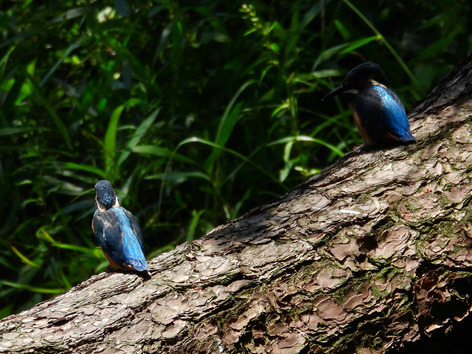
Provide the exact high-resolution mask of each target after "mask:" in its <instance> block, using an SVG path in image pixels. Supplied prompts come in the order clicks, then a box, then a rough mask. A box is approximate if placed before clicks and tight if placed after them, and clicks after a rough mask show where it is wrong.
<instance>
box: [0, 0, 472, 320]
mask: <svg viewBox="0 0 472 354" xmlns="http://www.w3.org/2000/svg"><path fill="white" fill-rule="evenodd" d="M386 6H388V7H386ZM469 7H470V5H469V4H468V3H467V2H466V1H458V2H455V3H453V4H451V3H448V4H446V3H444V2H439V1H436V2H429V3H427V4H424V3H423V2H420V1H414V2H413V3H411V4H410V3H408V4H406V3H405V4H401V3H399V2H395V3H393V4H386V3H384V2H381V1H368V2H361V4H359V5H357V4H355V3H354V2H349V1H347V0H345V1H344V2H339V1H302V0H295V1H281V2H277V3H274V4H271V5H269V4H267V3H265V2H261V1H253V2H250V3H244V2H227V1H218V0H215V1H207V0H198V1H177V0H153V1H136V2H130V1H127V0H116V1H114V2H96V1H85V0H84V1H44V2H41V3H40V4H39V5H38V4H37V3H36V2H32V1H26V2H10V4H9V7H6V5H5V4H3V5H2V8H1V12H0V18H1V27H2V32H1V44H0V47H1V48H2V51H1V53H2V54H0V55H1V57H0V102H1V109H0V137H1V143H0V154H1V161H0V163H1V164H0V173H1V185H0V205H1V208H2V215H3V216H4V218H3V223H2V225H1V226H0V230H1V241H0V242H1V243H2V247H1V251H0V264H1V267H2V279H1V280H0V298H1V299H2V302H1V304H0V317H3V316H6V315H8V314H10V313H12V312H17V311H20V310H23V309H26V308H29V307H31V306H32V305H33V304H34V303H36V302H38V301H40V300H43V299H45V298H47V297H49V296H52V295H54V294H57V293H59V292H61V291H64V290H67V289H69V288H70V287H71V286H73V285H74V284H76V283H77V282H79V281H81V280H83V279H86V278H87V277H89V276H90V275H91V274H94V273H97V272H99V271H102V270H103V269H104V268H105V267H106V265H107V262H106V260H105V258H104V256H103V255H102V253H101V251H100V250H99V249H98V248H97V242H96V240H95V238H94V236H93V234H92V231H91V229H90V223H91V217H92V213H93V211H94V202H93V196H94V194H93V193H94V191H93V186H94V184H95V183H96V182H97V181H98V180H99V179H103V178H107V179H110V180H111V181H112V183H113V184H114V186H115V189H116V190H117V193H118V195H119V197H120V201H121V204H122V205H123V206H125V207H126V208H128V209H129V210H131V211H132V212H133V213H135V215H136V216H137V217H138V218H139V219H140V223H141V226H142V228H143V232H144V243H145V248H146V250H147V254H148V256H149V257H151V256H153V255H156V254H158V253H159V252H162V251H165V250H169V249H172V248H173V247H174V246H175V245H176V244H178V243H180V242H184V241H190V240H192V239H194V238H195V237H199V236H201V235H203V234H204V233H205V232H207V231H209V230H210V229H211V228H213V227H214V226H216V225H218V224H220V223H223V222H224V221H225V220H228V219H232V218H235V217H237V216H240V215H241V214H242V213H244V212H246V211H247V210H249V209H250V208H252V207H254V206H257V205H260V204H263V203H264V202H267V201H268V200H270V199H272V198H275V197H277V196H279V195H281V194H283V193H285V192H286V191H287V190H289V189H290V188H292V187H293V186H295V185H297V184H298V183H300V182H302V181H304V180H306V179H307V178H308V176H311V175H313V174H315V173H317V172H319V171H320V170H321V169H322V168H323V167H325V166H326V165H328V164H330V163H332V162H333V161H335V160H336V159H337V158H339V156H342V155H343V154H344V153H345V152H347V151H349V150H350V149H351V148H352V147H353V146H354V145H356V144H358V143H360V142H361V140H360V137H359V134H358V133H357V132H356V131H355V129H354V127H353V123H352V119H351V117H350V114H349V113H348V112H347V111H346V110H345V105H343V104H341V103H340V101H336V102H337V105H336V104H334V103H329V104H323V103H322V102H321V97H322V96H323V95H324V94H325V93H326V92H327V91H329V89H331V88H332V86H333V83H339V81H340V79H341V77H342V76H343V75H344V74H345V73H346V72H347V70H348V69H350V68H351V67H353V66H355V65H357V64H359V63H360V62H362V61H365V60H372V61H376V62H378V63H379V64H380V65H381V66H382V67H383V68H384V69H385V71H386V72H387V74H388V75H389V77H390V79H391V84H392V87H393V88H394V89H396V90H397V92H398V93H399V94H400V95H401V96H403V98H404V101H405V103H406V106H407V107H410V106H411V105H412V104H413V103H414V101H416V100H417V99H419V98H421V97H423V95H424V94H425V93H426V92H428V91H429V90H430V88H431V86H432V85H433V83H434V81H435V80H437V77H438V76H439V75H442V74H444V73H445V72H446V71H447V69H450V68H451V67H452V66H453V65H455V64H456V63H457V62H458V61H459V59H461V58H463V57H464V56H465V55H466V53H467V52H468V51H469V50H470V49H471V43H470V38H469V36H468V34H467V33H469V31H468V28H467V24H468V21H467V16H466V14H467V13H468V11H467V10H468V9H469ZM400 17H401V18H402V21H401V22H400V21H397V19H398V18H400ZM450 19H453V22H452V21H451V20H450Z"/></svg>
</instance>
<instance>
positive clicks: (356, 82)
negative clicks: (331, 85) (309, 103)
mask: <svg viewBox="0 0 472 354" xmlns="http://www.w3.org/2000/svg"><path fill="white" fill-rule="evenodd" d="M387 84H388V79H387V75H385V73H384V71H383V70H382V68H381V67H380V65H378V64H375V63H372V62H370V61H368V62H367V63H363V64H360V65H358V66H356V67H355V68H354V69H352V70H351V71H349V72H348V74H347V75H346V77H345V78H344V80H343V83H342V85H340V86H338V87H336V88H335V89H334V90H332V91H331V92H330V93H328V94H327V95H326V96H324V97H323V101H324V100H327V99H328V98H331V97H334V96H337V95H339V94H340V93H354V94H355V93H357V91H358V90H359V89H361V88H363V87H366V86H372V85H382V86H387Z"/></svg>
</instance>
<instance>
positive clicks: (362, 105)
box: [323, 62, 415, 146]
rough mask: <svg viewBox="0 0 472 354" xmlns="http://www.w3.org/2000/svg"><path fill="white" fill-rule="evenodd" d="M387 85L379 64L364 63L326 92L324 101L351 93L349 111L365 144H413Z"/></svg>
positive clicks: (402, 109) (398, 104)
mask: <svg viewBox="0 0 472 354" xmlns="http://www.w3.org/2000/svg"><path fill="white" fill-rule="evenodd" d="M387 84H388V80H387V76H386V75H385V73H384V71H383V70H382V68H381V67H380V66H379V65H378V64H375V63H372V62H367V63H363V64H361V65H358V66H356V67H355V68H354V69H352V70H351V71H350V72H349V73H348V74H347V75H346V77H345V78H344V81H343V83H342V85H341V86H339V87H336V88H335V89H334V90H332V91H331V92H330V93H328V94H327V95H326V96H325V97H324V98H323V101H324V100H326V99H328V98H330V97H333V96H336V95H338V94H340V93H349V94H351V95H352V96H351V98H350V101H349V108H350V109H351V112H352V115H353V116H354V121H355V123H356V126H357V129H358V130H359V132H360V134H361V135H362V138H363V139H364V141H365V142H366V143H368V144H371V145H377V146H379V145H391V144H408V143H413V142H415V137H414V136H413V135H412V134H411V131H410V125H409V123H408V118H407V116H406V112H405V107H404V106H403V103H402V102H401V100H400V98H399V97H398V95H397V94H396V93H395V92H394V91H393V90H391V89H389V88H388V87H387Z"/></svg>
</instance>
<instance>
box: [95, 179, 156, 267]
mask: <svg viewBox="0 0 472 354" xmlns="http://www.w3.org/2000/svg"><path fill="white" fill-rule="evenodd" d="M95 190H96V197H95V200H96V206H97V209H96V210H95V213H94V215H93V220H92V229H93V231H94V233H95V235H96V236H97V238H98V241H99V243H100V247H101V248H102V251H103V253H104V254H105V256H106V257H107V259H108V261H109V262H110V265H112V266H115V267H118V268H122V269H131V270H136V271H138V272H149V267H148V265H147V263H146V258H145V257H144V252H143V243H142V234H141V228H140V227H139V225H138V222H137V221H136V218H135V217H134V216H133V214H131V213H130V212H129V211H128V210H126V209H125V208H123V207H121V206H120V205H119V203H118V198H117V197H116V194H115V192H114V191H113V188H112V185H111V183H110V182H109V181H107V180H103V181H100V182H98V183H97V184H96V185H95Z"/></svg>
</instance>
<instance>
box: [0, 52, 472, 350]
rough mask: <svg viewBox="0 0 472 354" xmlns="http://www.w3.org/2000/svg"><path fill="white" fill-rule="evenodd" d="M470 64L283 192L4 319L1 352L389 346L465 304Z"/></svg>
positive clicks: (439, 326) (451, 317) (469, 242)
mask: <svg viewBox="0 0 472 354" xmlns="http://www.w3.org/2000/svg"><path fill="white" fill-rule="evenodd" d="M471 82H472V59H471V57H469V58H468V59H467V60H466V61H464V62H463V63H462V64H461V65H460V66H459V67H458V68H456V69H455V70H454V71H453V72H451V73H450V74H449V76H448V77H447V78H446V79H445V80H444V81H443V82H442V83H441V84H440V85H439V86H438V88H437V89H435V90H434V91H433V93H432V94H431V95H430V97H428V98H427V99H426V100H424V101H423V102H422V103H421V104H420V105H419V106H418V107H417V108H416V110H415V111H414V113H412V114H411V115H410V121H411V122H412V124H411V126H412V131H413V133H414V135H415V136H416V137H417V139H418V143H417V144H414V145H410V146H406V147H405V146H402V147H396V148H392V149H387V150H382V151H363V150H361V149H359V148H357V149H355V150H354V151H353V152H351V153H349V154H347V155H346V156H344V157H343V158H341V159H340V160H339V161H338V162H337V163H335V164H334V165H332V166H331V167H329V168H327V169H326V170H324V171H323V172H322V173H321V174H319V175H317V176H315V177H313V178H312V179H310V180H309V181H307V182H306V183H305V184H303V185H301V186H299V187H297V188H295V189H294V190H292V191H291V192H289V193H288V194H286V195H285V196H283V197H282V198H280V199H278V200H275V201H274V202H272V203H270V204H267V205H263V206H261V207H260V208H257V209H255V210H253V211H251V212H250V213H248V214H246V215H244V216H243V217H241V218H239V219H237V220H234V221H231V222H229V223H227V224H225V225H222V226H220V227H218V228H216V229H214V230H213V231H211V232H210V233H209V234H207V235H206V236H205V237H203V238H201V239H199V240H196V241H193V242H191V243H185V244H183V245H180V246H178V247H177V248H176V249H175V250H174V251H172V252H168V253H165V254H161V255H159V256H158V257H156V258H154V259H153V260H152V261H151V262H150V263H149V265H150V267H151V270H152V274H153V276H152V278H151V279H150V280H145V279H143V278H141V277H139V276H137V275H135V274H126V273H102V274H99V275H97V276H93V277H92V278H90V279H89V280H87V281H85V282H83V283H82V284H80V285H78V286H76V287H74V288H73V289H71V290H70V291H68V292H67V293H64V294H62V295H60V296H57V297H55V298H54V299H51V300H48V301H45V302H43V303H40V304H38V305H36V306H35V307H33V308H32V309H30V310H28V311H25V312H22V313H20V314H17V315H12V316H10V317H8V318H5V319H4V320H3V321H1V322H0V335H1V344H0V350H7V351H20V352H21V351H37V352H49V351H53V352H68V351H80V352H100V351H103V350H105V349H106V351H107V352H153V351H158V352H161V353H185V352H192V353H195V352H200V351H202V352H215V353H216V352H225V353H231V352H234V353H239V352H272V353H282V352H284V353H295V352H300V351H303V352H307V351H311V352H323V353H334V352H355V351H359V352H360V351H363V350H371V351H378V352H384V351H391V350H393V349H395V348H399V347H401V346H402V345H403V344H405V343H408V342H412V341H416V340H418V339H419V338H421V337H424V336H425V335H428V334H430V333H432V332H433V331H444V330H445V329H446V328H447V327H448V326H450V325H451V324H452V323H454V321H459V320H461V319H462V318H464V317H465V316H467V315H468V313H469V310H470V307H471V302H472V301H471V299H470V298H469V296H468V294H469V293H470V292H471V290H472V282H471V267H472V253H471V251H470V248H471V246H472V236H471V235H472V224H471V220H472V215H471V212H470V208H469V205H470V202H471V198H470V192H471V189H472V182H471V170H472V168H471V165H472V136H471V131H472V119H471V117H472V116H471V114H470V112H471V110H470V109H471V99H470V97H471V96H470V95H471V91H472V89H471V84H470V83H471Z"/></svg>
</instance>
